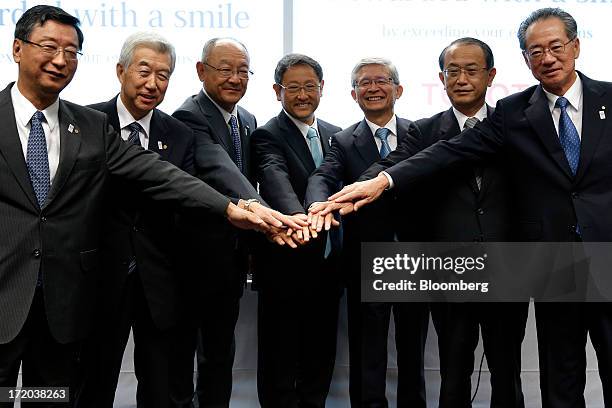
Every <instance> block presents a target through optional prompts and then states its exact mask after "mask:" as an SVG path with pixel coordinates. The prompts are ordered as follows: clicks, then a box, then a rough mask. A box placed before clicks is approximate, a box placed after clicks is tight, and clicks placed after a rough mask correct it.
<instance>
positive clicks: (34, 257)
mask: <svg viewBox="0 0 612 408" xmlns="http://www.w3.org/2000/svg"><path fill="white" fill-rule="evenodd" d="M11 86H13V84H11V85H9V86H8V87H7V88H6V89H5V90H3V91H2V92H0V123H1V126H2V128H3V129H5V131H4V132H3V136H2V137H1V138H0V180H1V182H0V214H1V217H0V230H2V234H0V282H2V284H1V285H0V343H7V342H9V341H11V340H12V339H13V338H15V336H16V335H17V334H18V333H19V331H20V330H21V328H22V326H23V324H24V322H25V320H26V317H27V315H28V312H29V309H30V305H31V303H32V299H33V297H34V292H35V289H36V281H37V276H38V272H39V270H40V271H41V272H42V276H43V292H44V301H45V311H46V316H47V320H48V323H49V328H50V330H51V333H52V335H53V336H54V337H55V339H56V340H57V341H59V342H61V343H68V342H73V341H76V340H79V339H82V338H84V337H85V336H86V335H87V333H88V332H89V329H90V326H91V320H92V313H91V312H92V310H93V306H94V300H95V298H96V283H97V281H98V279H99V277H98V272H99V262H100V259H99V251H98V250H99V245H100V242H99V237H100V229H101V225H100V224H101V221H102V219H103V218H102V211H103V208H102V205H103V199H104V197H105V196H106V194H107V193H108V190H107V184H108V180H109V178H110V177H111V176H116V177H118V178H121V179H124V180H126V181H129V182H130V183H131V184H132V186H133V189H134V190H139V191H141V192H142V193H143V194H145V195H146V196H147V197H149V198H151V199H154V200H158V201H163V202H167V203H168V204H172V205H176V206H178V205H180V206H182V207H191V208H194V209H199V210H204V211H208V212H213V213H216V214H218V215H223V214H224V213H225V209H226V208H227V205H228V203H229V200H228V199H227V198H226V197H224V196H222V195H221V194H219V193H218V192H217V191H215V190H214V189H212V188H211V187H209V186H208V185H206V184H204V183H202V182H200V181H199V180H197V179H195V178H193V177H191V176H189V175H188V174H186V173H184V172H182V171H180V170H179V169H177V168H176V167H175V166H173V165H171V164H169V163H167V162H164V161H161V160H159V156H158V155H157V154H155V153H153V152H150V151H146V150H144V149H142V148H140V147H137V146H133V145H132V146H129V145H128V144H126V143H123V142H122V141H121V139H120V138H119V137H118V135H117V133H116V132H115V131H114V130H113V128H112V127H111V126H110V125H109V123H108V118H107V116H106V115H105V114H103V113H100V112H97V111H94V110H93V109H89V108H86V107H83V106H79V105H76V104H73V103H70V102H66V101H63V100H60V106H59V126H60V138H61V142H60V143H61V147H60V163H59V167H58V170H57V174H56V176H55V179H54V181H53V185H52V186H51V190H50V192H49V195H48V197H47V201H46V203H45V204H44V205H43V208H42V209H40V208H39V206H38V204H37V201H36V198H35V195H34V190H33V188H32V184H31V182H30V178H29V175H28V170H27V167H26V164H25V159H24V157H23V152H22V148H21V143H20V141H19V136H18V132H17V125H16V123H15V114H14V110H13V104H12V101H11V96H10V88H11Z"/></svg>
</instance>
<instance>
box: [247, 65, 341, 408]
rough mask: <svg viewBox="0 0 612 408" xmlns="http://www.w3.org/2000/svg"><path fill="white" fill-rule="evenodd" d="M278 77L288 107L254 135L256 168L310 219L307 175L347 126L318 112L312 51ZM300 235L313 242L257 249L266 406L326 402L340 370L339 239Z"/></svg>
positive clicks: (279, 200) (278, 202) (260, 369)
mask: <svg viewBox="0 0 612 408" xmlns="http://www.w3.org/2000/svg"><path fill="white" fill-rule="evenodd" d="M274 81H275V83H274V85H273V88H274V91H275V92H276V99H277V100H279V101H280V102H281V104H282V107H283V110H282V111H281V112H280V113H279V114H278V116H276V117H275V118H272V119H270V121H268V123H266V124H265V125H264V126H262V127H260V128H259V129H257V130H256V131H255V132H254V133H253V141H252V144H253V163H254V166H255V167H254V168H255V169H256V172H257V174H256V176H257V181H258V182H259V188H260V192H261V196H262V197H263V198H264V199H265V200H266V201H267V202H268V203H269V204H270V206H271V207H272V208H274V209H276V210H278V211H282V212H283V213H284V214H291V215H296V216H301V217H303V219H304V220H305V219H306V214H305V210H304V196H305V194H306V186H307V184H308V177H309V176H310V174H311V173H312V172H313V171H314V170H315V169H316V168H317V167H318V166H319V165H320V164H321V162H322V161H323V157H324V156H325V154H326V153H327V152H328V151H329V144H330V140H331V137H332V135H333V134H334V133H335V132H337V131H339V130H341V129H340V128H339V127H337V126H334V125H331V124H329V123H327V122H325V121H323V120H321V119H320V118H317V117H316V116H315V111H316V110H317V108H318V106H319V102H320V99H321V95H322V90H323V70H322V68H321V66H320V65H319V63H318V62H316V61H315V60H313V59H312V58H310V57H308V56H306V55H301V54H289V55H285V56H284V57H283V58H281V60H280V61H279V62H278V64H277V65H276V70H275V72H274ZM300 232H301V234H300ZM333 233H334V234H330V235H335V234H337V233H338V231H337V230H334V231H333ZM298 235H300V236H301V239H302V240H303V241H312V242H309V243H305V245H303V246H301V247H300V248H298V249H291V248H286V247H285V248H281V247H279V248H273V247H272V244H270V243H268V242H262V243H261V245H260V246H259V248H258V250H257V251H256V252H255V261H256V270H255V282H256V283H257V288H258V364H257V390H258V395H259V401H260V403H261V406H262V407H263V408H276V407H313V408H314V407H318V408H323V407H324V406H325V399H326V397H327V393H328V392H329V386H330V383H331V378H332V373H333V369H334V361H335V355H336V331H337V322H338V300H339V297H340V287H339V276H338V270H337V267H336V262H335V260H336V252H337V249H338V246H339V243H338V239H337V237H336V236H330V237H329V238H328V237H327V234H326V233H323V234H322V237H320V238H321V239H316V240H310V237H309V235H310V231H309V229H308V228H305V229H304V230H303V231H299V232H298Z"/></svg>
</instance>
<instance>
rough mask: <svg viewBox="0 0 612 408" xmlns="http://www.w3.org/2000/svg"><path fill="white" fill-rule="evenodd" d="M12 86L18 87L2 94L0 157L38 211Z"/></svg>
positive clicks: (9, 87) (7, 88)
mask: <svg viewBox="0 0 612 408" xmlns="http://www.w3.org/2000/svg"><path fill="white" fill-rule="evenodd" d="M11 86H16V85H13V84H11V85H9V86H8V87H6V88H5V89H4V91H2V93H0V121H2V122H0V123H1V126H2V129H3V132H2V136H0V155H2V156H3V157H4V160H5V161H6V163H7V165H8V167H9V168H10V169H11V171H12V172H13V175H14V176H15V178H16V179H17V182H18V183H19V185H20V186H21V189H22V190H23V192H24V193H25V195H26V196H27V197H28V199H29V200H30V202H31V203H32V206H33V207H34V208H36V209H37V210H38V201H37V200H36V195H35V194H34V188H33V187H32V182H31V181H30V173H28V168H27V166H26V162H25V157H23V150H22V147H21V141H20V140H19V131H18V130H17V124H16V123H15V111H14V109H13V103H12V101H11Z"/></svg>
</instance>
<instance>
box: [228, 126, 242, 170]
mask: <svg viewBox="0 0 612 408" xmlns="http://www.w3.org/2000/svg"><path fill="white" fill-rule="evenodd" d="M229 125H230V129H231V133H232V142H233V144H234V154H235V156H236V166H238V168H239V169H240V171H241V172H243V168H242V143H240V133H239V132H238V119H236V116H234V115H232V116H230V120H229Z"/></svg>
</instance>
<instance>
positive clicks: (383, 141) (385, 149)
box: [375, 128, 391, 159]
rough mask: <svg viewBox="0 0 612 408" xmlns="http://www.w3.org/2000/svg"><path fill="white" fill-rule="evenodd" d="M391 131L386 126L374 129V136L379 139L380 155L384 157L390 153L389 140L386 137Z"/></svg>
mask: <svg viewBox="0 0 612 408" xmlns="http://www.w3.org/2000/svg"><path fill="white" fill-rule="evenodd" d="M390 133H391V131H390V130H389V129H387V128H378V130H376V134H375V136H376V137H377V138H379V139H380V157H381V158H382V159H384V158H385V157H387V156H388V155H389V153H391V146H389V141H388V140H387V138H388V137H389V134H390Z"/></svg>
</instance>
